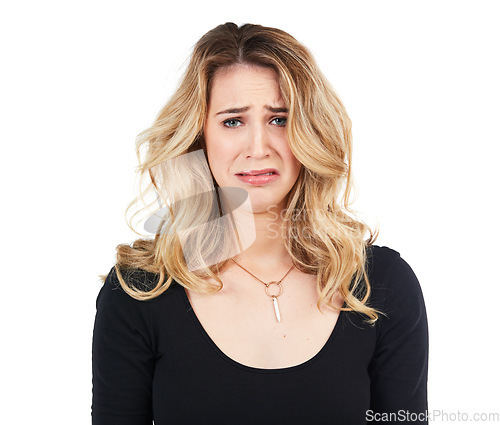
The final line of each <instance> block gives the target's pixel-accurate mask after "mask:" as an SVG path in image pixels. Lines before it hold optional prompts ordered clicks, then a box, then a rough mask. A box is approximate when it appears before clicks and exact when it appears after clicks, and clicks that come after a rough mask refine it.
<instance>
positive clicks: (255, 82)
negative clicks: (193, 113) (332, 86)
mask: <svg viewBox="0 0 500 425" xmlns="http://www.w3.org/2000/svg"><path fill="white" fill-rule="evenodd" d="M287 115H288V113H287V110H286V106H285V103H284V101H283V99H282V97H281V94H280V90H279V86H278V82H277V78H276V74H275V72H274V71H273V70H271V69H268V68H263V67H256V66H249V65H236V66H235V67H232V68H227V69H219V70H218V71H217V72H216V73H215V76H214V77H213V81H212V88H211V92H210V96H209V105H208V114H207V119H206V122H205V126H204V133H205V141H206V148H207V156H208V162H209V165H210V169H211V170H212V174H213V175H214V178H215V180H216V181H217V183H218V185H219V186H220V187H241V188H244V189H246V190H247V191H248V193H249V196H250V201H251V204H252V210H253V212H254V213H257V212H263V211H266V210H267V209H268V208H269V207H274V206H278V208H279V210H281V209H283V208H284V207H285V202H286V197H287V195H288V193H289V192H290V190H291V188H292V187H293V185H294V184H295V182H296V180H297V177H298V175H299V172H300V168H301V163H300V162H299V161H298V160H297V159H296V158H295V156H294V155H293V154H292V151H291V150H290V147H289V145H288V139H287V132H286V128H285V125H286V120H287ZM266 169H272V172H273V175H271V176H262V177H255V176H254V177H249V176H243V175H242V174H255V173H256V172H259V171H260V172H261V173H265V172H267V171H268V170H266Z"/></svg>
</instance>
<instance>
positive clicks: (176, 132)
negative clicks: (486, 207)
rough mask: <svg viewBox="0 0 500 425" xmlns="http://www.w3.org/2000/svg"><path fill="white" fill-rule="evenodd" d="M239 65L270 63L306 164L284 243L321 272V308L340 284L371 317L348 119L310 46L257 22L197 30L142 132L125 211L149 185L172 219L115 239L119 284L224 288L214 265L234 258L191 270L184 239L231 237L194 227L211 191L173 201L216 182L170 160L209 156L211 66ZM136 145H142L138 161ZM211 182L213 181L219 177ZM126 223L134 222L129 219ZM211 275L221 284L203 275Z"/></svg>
mask: <svg viewBox="0 0 500 425" xmlns="http://www.w3.org/2000/svg"><path fill="white" fill-rule="evenodd" d="M236 64H246V65H255V66H260V67H266V68H270V69H272V70H274V71H275V72H276V75H277V79H278V83H279V87H280V90H281V93H282V97H283V99H284V101H285V103H286V105H287V108H288V110H289V113H288V119H287V124H286V129H287V135H288V141H289V146H290V149H291V151H292V153H293V154H294V155H295V157H296V158H297V159H298V160H299V161H300V162H301V164H303V167H302V169H301V171H300V174H299V176H298V179H297V181H296V183H295V185H294V186H293V188H292V189H291V191H290V193H289V196H288V197H287V204H286V210H285V211H284V215H282V219H283V222H284V226H285V227H284V229H286V231H285V248H286V250H287V251H288V253H289V255H290V256H291V258H292V261H293V263H294V265H295V266H296V267H297V268H298V269H299V270H300V271H302V272H304V273H307V274H312V275H316V276H317V291H318V294H319V297H320V299H319V301H318V308H320V303H321V302H322V301H323V302H324V303H325V304H327V305H329V306H331V307H332V308H335V306H334V305H333V300H334V294H335V293H336V292H337V291H339V293H340V294H341V295H342V297H343V298H344V301H345V302H344V305H343V307H342V308H341V309H340V310H345V311H356V312H359V313H362V314H364V315H366V316H368V320H367V321H368V322H369V323H371V324H373V323H375V321H376V320H377V319H378V314H377V313H380V312H378V311H377V310H375V309H374V308H372V307H370V306H369V303H368V300H369V297H370V282H369V279H368V275H367V270H366V268H365V267H366V259H367V247H368V246H370V245H372V244H373V243H374V241H375V239H376V238H377V236H378V229H377V231H376V232H373V231H372V230H371V229H370V228H369V226H367V225H366V224H365V223H363V222H362V221H361V220H359V219H356V218H355V215H354V214H353V211H352V210H351V209H350V207H349V205H350V200H349V199H350V192H351V189H352V187H353V184H352V180H351V159H352V135H351V121H350V119H349V117H348V115H347V113H346V110H345V108H344V105H343V104H342V102H341V101H340V100H339V98H338V97H337V95H336V94H335V92H334V91H333V89H332V87H331V86H330V84H329V83H328V81H327V79H326V78H325V77H324V75H323V74H322V73H321V71H320V70H319V69H318V66H317V64H316V62H315V60H314V58H313V56H312V54H311V53H310V52H309V50H308V49H307V48H306V47H304V46H303V45H302V44H301V43H299V42H298V41H297V40H296V39H295V38H294V37H292V36H291V35H289V34H288V33H286V32H284V31H282V30H279V29H276V28H270V27H265V26H261V25H252V24H245V25H242V26H240V27H238V26H237V25H236V24H234V23H230V22H228V23H225V24H223V25H219V26H217V27H216V28H214V29H212V30H210V31H208V32H207V33H206V34H205V35H203V36H202V37H201V39H200V40H199V41H198V42H197V43H196V45H195V46H194V50H193V53H192V55H191V58H190V62H189V64H188V66H187V69H186V71H185V73H184V75H183V78H182V80H181V83H180V85H179V87H178V88H177V90H176V91H175V93H174V94H173V95H172V97H171V98H170V100H169V101H168V102H167V104H166V105H165V106H164V107H163V109H162V110H161V111H160V113H159V114H158V116H157V118H156V120H155V121H154V123H153V125H152V126H151V127H150V128H148V129H147V130H145V131H143V132H141V133H140V134H139V135H138V137H137V149H136V153H137V156H138V158H139V164H140V165H139V166H138V169H137V172H138V174H139V176H140V179H141V182H143V179H144V178H146V177H147V178H148V182H149V183H148V185H147V187H146V188H145V189H144V190H142V189H141V190H140V191H139V192H140V194H139V196H138V197H136V198H135V199H134V200H133V201H132V202H131V203H130V205H129V206H128V208H127V212H128V211H129V209H130V208H131V207H133V206H135V205H137V204H138V202H139V200H142V201H143V202H144V196H145V195H146V194H147V193H153V192H154V193H156V195H157V200H156V201H158V200H159V199H160V198H162V195H160V194H163V195H164V198H165V199H163V200H164V201H165V203H166V205H169V206H168V207H167V208H168V212H169V216H170V217H169V218H166V219H165V220H164V221H163V222H162V230H161V231H158V232H157V233H156V235H155V237H154V239H148V238H143V239H138V240H136V241H134V242H133V243H132V244H131V245H129V244H120V245H118V246H117V248H116V251H117V261H116V265H115V270H116V273H117V277H118V279H119V282H120V284H121V286H122V288H123V289H124V291H125V292H127V293H128V294H129V295H130V296H132V297H133V298H135V299H138V300H149V299H152V298H155V297H157V296H159V295H160V294H162V293H163V292H165V291H166V290H167V289H168V288H169V287H170V285H171V284H172V282H173V280H175V281H177V282H178V283H179V284H181V285H182V286H184V287H186V288H188V289H190V290H194V291H199V292H204V293H213V292H217V291H219V290H220V289H222V286H223V283H222V281H221V280H220V279H219V277H218V276H217V273H220V272H221V271H222V270H224V268H225V267H226V265H227V264H228V262H230V260H229V259H227V260H224V261H222V262H219V263H217V264H213V265H211V266H207V267H205V268H202V269H199V270H196V271H191V270H190V269H189V268H188V267H187V264H186V259H185V258H184V256H183V250H182V246H181V239H183V238H185V239H189V238H191V240H192V243H193V246H195V247H196V248H197V254H196V255H197V256H198V258H201V259H203V258H207V256H209V253H210V252H215V251H218V252H220V250H221V249H224V248H221V247H226V246H227V243H228V240H229V239H228V238H229V237H230V236H229V235H228V234H227V232H224V230H220V228H217V227H216V226H213V228H212V231H211V233H210V234H206V233H205V234H199V233H198V234H195V233H194V232H195V231H194V230H193V228H194V227H195V226H196V225H197V224H199V223H207V222H209V221H210V219H211V218H213V212H214V211H218V212H219V213H220V209H219V210H217V205H215V204H216V201H214V199H213V197H209V196H208V197H204V198H202V201H197V202H196V203H192V202H191V203H190V202H186V203H182V202H177V201H180V200H182V199H184V198H186V196H190V194H195V193H203V192H205V193H206V192H207V191H210V190H211V189H213V187H212V188H210V187H208V186H207V185H206V184H204V183H203V182H202V181H203V179H201V178H200V176H201V175H202V173H203V171H204V170H201V169H197V168H196V166H195V167H194V168H193V169H189V173H186V172H185V168H184V167H185V166H181V164H180V163H179V164H177V165H176V163H175V162H173V161H170V160H172V159H174V158H178V157H180V156H182V155H184V154H186V153H190V152H194V151H197V150H199V149H203V152H204V153H205V154H206V146H205V140H204V135H203V127H204V123H205V118H206V115H207V110H208V100H209V95H210V88H211V83H212V80H213V77H214V74H215V72H216V71H217V70H219V69H221V68H228V67H231V66H234V65H236ZM141 151H144V152H145V157H144V159H143V160H141ZM167 161H170V163H172V166H171V168H170V170H169V173H168V175H169V176H170V178H167V176H166V175H165V174H166V173H163V174H162V173H161V172H159V171H158V170H159V169H160V168H161V166H162V164H165V163H166V162H167ZM212 179H213V176H212ZM212 183H213V185H214V186H215V187H218V185H217V183H216V182H215V179H213V182H212ZM165 194H166V195H165ZM152 204H153V202H152V203H150V204H149V205H147V206H146V207H144V208H142V209H141V211H143V210H144V209H145V208H148V207H150V206H151V205H152ZM174 204H175V208H174V207H173V205H174ZM174 209H175V211H174ZM138 212H139V211H138ZM136 214H137V212H136ZM134 216H135V214H134ZM212 221H213V220H212ZM129 226H130V227H131V228H132V229H133V227H132V225H131V222H130V221H129ZM367 232H368V233H369V237H368V239H367V240H366V241H365V235H366V233H367ZM221 258H228V257H221ZM137 269H141V270H143V271H145V272H150V273H154V274H155V275H157V278H156V279H155V280H154V282H153V284H152V285H150V286H144V285H141V284H140V282H139V284H134V283H133V278H131V279H130V280H129V281H128V282H127V281H126V279H125V278H127V274H128V276H129V277H131V276H132V274H131V273H132V272H133V271H134V273H135V272H136V271H137ZM122 272H123V274H122ZM101 278H105V276H101ZM208 278H212V279H213V280H215V281H216V282H218V285H213V284H211V283H209V281H208ZM136 282H138V281H136Z"/></svg>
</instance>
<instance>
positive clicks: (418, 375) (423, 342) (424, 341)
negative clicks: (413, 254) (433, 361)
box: [367, 255, 429, 424]
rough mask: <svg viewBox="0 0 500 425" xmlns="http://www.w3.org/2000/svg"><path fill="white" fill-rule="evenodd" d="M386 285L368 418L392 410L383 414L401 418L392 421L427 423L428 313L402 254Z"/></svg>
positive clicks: (415, 280) (372, 373)
mask: <svg viewBox="0 0 500 425" xmlns="http://www.w3.org/2000/svg"><path fill="white" fill-rule="evenodd" d="M384 288H385V290H386V291H387V292H386V294H387V295H386V300H385V307H384V309H383V312H384V313H386V314H387V317H385V316H380V325H379V329H378V332H377V345H376V348H375V353H374V356H373V359H372V362H371V364H370V368H369V372H370V376H371V412H369V413H370V414H369V415H367V418H368V419H372V418H373V419H375V418H379V419H380V422H383V423H387V420H385V421H383V419H382V416H381V415H383V414H392V416H386V417H385V418H386V419H387V418H390V419H396V418H397V419H396V420H394V421H392V423H399V424H403V423H412V424H417V423H419V424H427V418H426V413H427V365H428V353H429V338H428V327H427V315H426V310H425V303H424V298H423V295H422V290H421V288H420V284H419V282H418V279H417V277H416V276H415V274H414V272H413V270H412V269H411V267H410V266H409V265H408V263H406V261H404V260H403V259H402V258H401V257H400V256H399V255H398V257H397V258H396V260H395V261H394V262H393V263H392V265H391V266H390V269H389V271H388V274H387V280H386V282H384ZM395 415H397V416H395ZM410 415H411V416H410ZM370 422H372V423H374V422H377V421H376V420H372V421H370V420H369V421H368V423H370ZM390 423H391V422H390Z"/></svg>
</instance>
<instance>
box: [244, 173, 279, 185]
mask: <svg viewBox="0 0 500 425" xmlns="http://www.w3.org/2000/svg"><path fill="white" fill-rule="evenodd" d="M236 177H238V179H240V180H241V181H242V182H243V183H248V184H253V185H256V186H258V185H262V184H267V183H271V182H273V181H275V180H276V179H277V178H278V177H279V175H278V174H271V175H270V176H240V175H236Z"/></svg>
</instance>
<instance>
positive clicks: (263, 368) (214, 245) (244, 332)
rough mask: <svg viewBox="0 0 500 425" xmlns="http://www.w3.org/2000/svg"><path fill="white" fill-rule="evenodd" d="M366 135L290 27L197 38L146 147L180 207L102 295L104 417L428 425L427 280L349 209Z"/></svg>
mask: <svg viewBox="0 0 500 425" xmlns="http://www.w3.org/2000/svg"><path fill="white" fill-rule="evenodd" d="M351 143H352V141H351V130H350V121H349V118H348V116H347V114H346V112H345V109H344V107H343V105H342V103H341V102H340V100H339V99H338V97H337V96H336V95H335V93H334V92H333V90H332V88H331V87H330V85H329V84H328V82H327V81H326V79H325V77H324V76H323V75H322V74H321V72H320V71H319V70H318V68H317V65H316V63H315V61H314V59H313V58H312V56H311V54H310V53H309V51H308V50H307V49H306V48H305V47H304V46H302V45H301V44H300V43H298V42H297V41H296V40H295V39H294V38H293V37H291V36H290V35H289V34H287V33H285V32H283V31H281V30H278V29H274V28H267V27H262V26H259V25H250V24H246V25H243V26H241V27H237V26H236V25H235V24H233V23H226V24H224V25H220V26H218V27H216V28H214V29H213V30H211V31H209V32H208V33H207V34H205V35H204V36H203V37H202V38H201V39H200V40H199V41H198V43H197V44H196V46H195V48H194V51H193V54H192V58H191V61H190V63H189V65H188V68H187V70H186V73H185V76H184V78H183V80H182V82H181V84H180V86H179V88H178V89H177V91H176V92H175V93H174V95H173V97H172V98H171V99H170V101H169V102H168V103H167V104H166V106H165V107H164V108H163V110H162V111H161V112H160V114H159V116H158V117H157V119H156V121H155V123H154V125H153V126H152V127H151V128H150V129H148V130H147V131H145V132H143V133H142V134H141V135H140V138H139V141H138V154H139V151H140V149H142V148H146V149H145V151H146V157H145V158H144V160H143V161H142V162H141V167H140V172H141V175H147V176H149V177H150V178H151V184H150V185H149V187H148V190H149V191H151V190H152V189H154V191H155V192H156V193H157V194H158V196H159V198H158V200H160V201H163V203H164V204H165V205H166V207H165V208H164V209H163V210H164V211H167V214H166V217H165V220H163V221H161V223H160V225H159V226H158V228H157V229H155V230H156V236H155V238H154V240H150V239H143V240H138V241H135V242H134V244H133V245H132V246H129V245H119V246H118V247H117V264H116V266H114V267H113V268H112V269H111V271H110V273H109V274H108V275H107V277H106V278H105V283H104V286H103V287H102V289H101V291H100V293H99V296H98V299H97V315H96V321H95V328H94V338H93V404H92V416H93V423H94V424H134V425H142V424H151V423H152V421H153V420H154V423H155V424H156V425H162V424H198V423H200V424H201V423H203V424H253V423H259V424H276V423H283V424H337V423H338V424H361V423H367V422H372V421H375V422H376V421H385V422H387V420H388V419H393V420H396V421H398V423H401V422H403V423H404V422H405V421H408V422H410V421H411V423H427V421H426V419H425V412H426V409H427V356H428V336H427V320H426V312H425V305H424V301H423V297H422V293H421V289H420V285H419V283H418V280H417V278H416V276H415V275H414V273H413V271H412V270H411V268H410V266H409V265H408V264H407V263H406V262H405V261H404V260H403V259H402V258H401V257H400V255H399V253H398V252H397V251H394V250H392V249H390V248H387V247H379V246H376V245H374V244H373V242H374V241H375V239H376V236H377V234H376V233H375V234H374V233H373V232H372V231H371V230H370V229H369V228H368V226H366V225H365V224H363V223H362V222H361V221H359V220H356V219H355V218H353V217H352V215H349V214H348V213H349V212H350V210H349V193H350V189H351V170H350V162H351V152H352V145H351ZM207 161H208V163H207ZM207 164H208V165H207ZM367 232H368V233H369V234H370V236H369V238H368V239H367V240H365V239H364V236H365V234H366V233H367ZM384 415H385V416H384ZM391 415H392V416H391ZM396 415H397V417H396Z"/></svg>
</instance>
